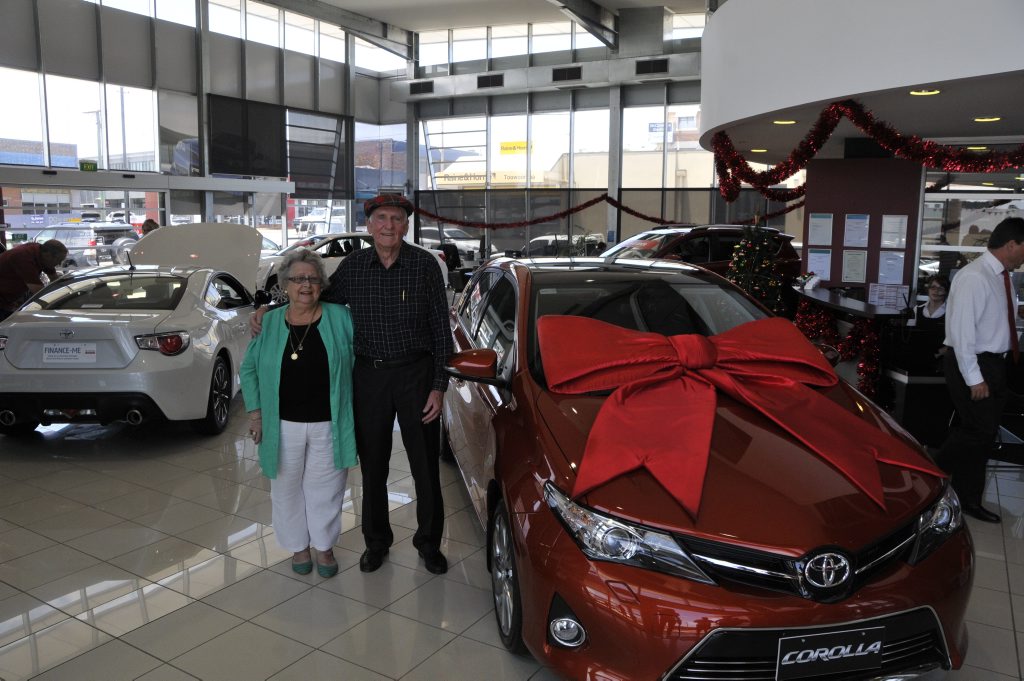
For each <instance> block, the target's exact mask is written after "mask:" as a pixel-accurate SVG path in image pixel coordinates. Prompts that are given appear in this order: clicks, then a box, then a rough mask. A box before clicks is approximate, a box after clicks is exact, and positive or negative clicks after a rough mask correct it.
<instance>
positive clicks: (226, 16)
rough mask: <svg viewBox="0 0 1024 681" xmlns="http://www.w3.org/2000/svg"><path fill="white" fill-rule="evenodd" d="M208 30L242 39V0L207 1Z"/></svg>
mask: <svg viewBox="0 0 1024 681" xmlns="http://www.w3.org/2000/svg"><path fill="white" fill-rule="evenodd" d="M209 12H210V30H211V31H213V32H214V33H222V34H224V35H229V36H232V37H234V38H241V37H242V0H209Z"/></svg>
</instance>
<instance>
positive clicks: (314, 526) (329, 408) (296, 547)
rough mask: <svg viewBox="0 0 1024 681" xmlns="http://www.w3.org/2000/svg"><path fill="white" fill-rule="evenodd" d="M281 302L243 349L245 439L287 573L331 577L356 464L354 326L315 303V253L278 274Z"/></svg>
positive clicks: (320, 272) (302, 252)
mask: <svg viewBox="0 0 1024 681" xmlns="http://www.w3.org/2000/svg"><path fill="white" fill-rule="evenodd" d="M280 277H281V281H283V282H286V283H285V293H286V294H287V296H288V304H287V305H285V306H282V307H278V308H275V309H273V310H271V311H269V312H268V313H267V314H266V316H265V317H264V321H263V333H261V334H260V335H259V336H257V337H256V338H254V339H253V340H252V342H251V343H250V344H249V349H248V350H247V351H246V353H245V359H244V360H243V361H242V366H241V369H240V372H239V373H240V376H241V380H242V394H243V396H244V398H245V408H246V410H248V412H249V434H250V436H251V437H252V439H253V441H254V442H256V443H257V444H258V445H259V457H260V466H261V467H262V469H263V474H264V475H266V476H267V477H268V478H270V479H271V483H270V498H271V507H272V514H273V525H274V533H275V534H276V535H277V541H278V543H279V544H280V545H281V546H282V547H283V548H285V549H287V550H289V551H291V552H292V554H293V555H292V570H294V571H295V572H297V573H299V574H300V575H305V574H309V573H310V572H311V571H312V570H313V558H312V556H311V554H310V547H312V548H314V549H316V551H317V560H316V564H317V565H316V568H317V572H318V573H319V574H320V576H322V577H333V576H334V575H336V574H337V573H338V563H337V561H336V560H335V559H334V552H333V546H334V542H335V541H337V539H338V534H339V533H340V531H341V504H342V499H343V498H344V493H345V482H346V480H347V479H348V468H349V467H350V466H354V465H355V464H356V444H355V430H354V428H353V421H352V387H351V386H352V364H353V361H354V355H353V353H352V321H351V318H350V316H349V311H348V308H346V307H344V306H341V305H333V304H331V303H321V302H320V292H321V290H322V287H323V284H324V282H325V281H326V275H325V273H324V266H323V263H322V262H321V260H320V256H319V255H317V254H316V253H314V252H312V251H309V250H307V249H305V248H300V249H297V250H296V251H294V252H292V253H291V254H289V255H288V256H287V257H286V258H285V260H284V262H283V263H282V264H281V268H280Z"/></svg>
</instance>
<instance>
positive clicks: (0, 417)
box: [0, 409, 18, 426]
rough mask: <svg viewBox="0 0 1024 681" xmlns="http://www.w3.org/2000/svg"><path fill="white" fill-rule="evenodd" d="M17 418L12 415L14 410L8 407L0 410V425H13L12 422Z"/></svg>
mask: <svg viewBox="0 0 1024 681" xmlns="http://www.w3.org/2000/svg"><path fill="white" fill-rule="evenodd" d="M17 420H18V417H17V416H15V415H14V412H13V411H11V410H10V409H4V410H3V411H0V425H2V426H13V425H14V422H15V421H17Z"/></svg>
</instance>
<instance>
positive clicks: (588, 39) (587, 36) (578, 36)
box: [572, 24, 605, 50]
mask: <svg viewBox="0 0 1024 681" xmlns="http://www.w3.org/2000/svg"><path fill="white" fill-rule="evenodd" d="M572 34H573V35H572V47H573V49H575V50H583V49H586V48H588V47H604V46H605V44H604V43H602V42H601V41H600V40H598V39H597V38H596V37H595V36H594V34H592V33H591V32H590V31H588V30H587V29H585V28H583V27H582V26H580V25H579V24H573V25H572Z"/></svg>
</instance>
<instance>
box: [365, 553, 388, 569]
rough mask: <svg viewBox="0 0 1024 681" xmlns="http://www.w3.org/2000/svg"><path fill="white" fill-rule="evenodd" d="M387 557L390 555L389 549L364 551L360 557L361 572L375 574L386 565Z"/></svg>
mask: <svg viewBox="0 0 1024 681" xmlns="http://www.w3.org/2000/svg"><path fill="white" fill-rule="evenodd" d="M386 555H388V550H387V549H366V550H365V551H363V555H361V556H359V570H360V571H361V572H373V571H374V570H376V569H378V568H379V567H380V566H381V565H383V564H384V556H386Z"/></svg>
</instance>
